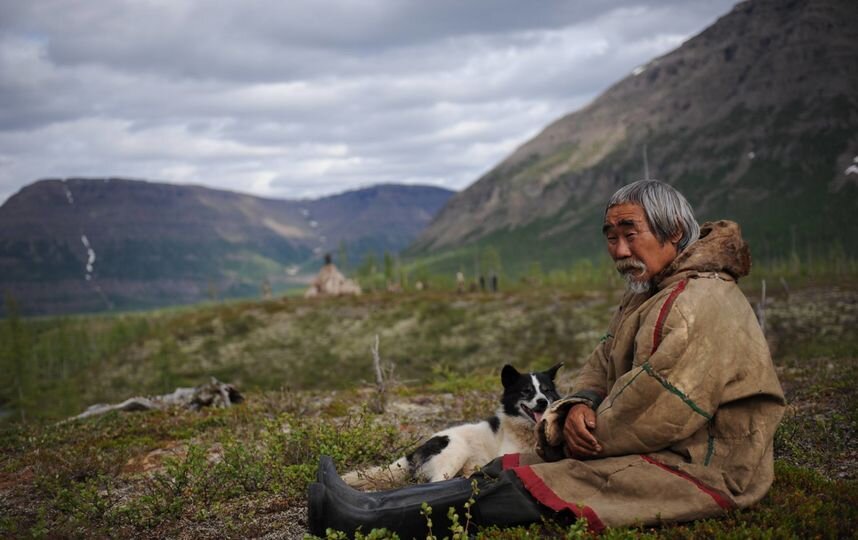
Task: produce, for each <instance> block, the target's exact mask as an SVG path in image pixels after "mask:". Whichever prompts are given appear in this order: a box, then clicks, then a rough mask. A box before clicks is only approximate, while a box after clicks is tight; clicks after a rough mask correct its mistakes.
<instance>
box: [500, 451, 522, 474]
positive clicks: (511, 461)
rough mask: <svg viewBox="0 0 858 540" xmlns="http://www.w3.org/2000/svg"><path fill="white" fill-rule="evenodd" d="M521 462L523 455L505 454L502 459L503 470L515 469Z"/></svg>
mask: <svg viewBox="0 0 858 540" xmlns="http://www.w3.org/2000/svg"><path fill="white" fill-rule="evenodd" d="M520 462H521V454H504V455H503V457H502V458H501V470H504V471H505V470H507V469H515V468H516V467H518V465H519V463H520Z"/></svg>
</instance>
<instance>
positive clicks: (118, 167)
mask: <svg viewBox="0 0 858 540" xmlns="http://www.w3.org/2000/svg"><path fill="white" fill-rule="evenodd" d="M729 7H730V3H729V2H724V1H719V2H708V1H705V2H704V1H703V0H699V1H693V2H680V1H678V0H675V1H665V2H654V1H652V2H649V1H644V0H641V1H628V2H601V1H596V0H590V1H582V2H563V1H549V0H546V2H539V3H532V2H518V1H513V0H503V1H500V0H499V1H497V2H488V0H474V1H472V2H464V3H463V2H458V1H455V0H436V1H433V2H422V1H416V0H414V1H393V0H359V1H346V0H324V1H321V0H314V1H306V2H302V1H297V0H296V1H294V2H275V1H269V0H247V1H244V2H232V1H227V0H206V1H202V0H193V1H192V0H184V1H180V0H170V1H153V0H149V1H146V2H143V1H135V0H122V1H119V0H111V1H107V0H100V1H99V0H77V1H72V0H62V1H60V0H41V1H39V2H17V1H14V0H0V102H2V103H3V107H0V201H4V200H5V199H6V198H7V197H8V196H10V195H11V194H12V193H14V192H15V191H16V190H17V189H19V188H20V187H21V186H23V185H25V184H27V183H30V182H32V181H34V180H36V179H38V178H43V177H57V176H58V177H67V176H85V175H89V176H126V177H133V178H148V179H152V180H163V181H169V182H176V183H197V184H205V185H209V186H213V187H219V188H225V189H232V190H235V191H244V192H250V193H254V194H258V195H263V196H272V197H290V198H291V197H303V196H316V195H321V194H328V193H334V192H338V191H342V190H344V189H350V188H354V187H357V186H365V185H370V184H374V183H380V182H406V183H419V182H426V183H432V184H437V185H444V186H447V187H452V188H456V189H459V188H463V187H465V186H467V185H468V184H470V183H471V182H473V181H474V180H476V178H477V177H478V176H479V175H480V174H482V173H483V172H485V171H487V170H488V169H490V168H491V167H492V166H493V165H495V164H496V163H497V162H498V161H500V160H501V159H502V158H503V157H505V155H507V154H509V153H510V152H512V151H513V150H514V149H515V147H516V146H518V145H519V144H521V143H523V142H524V141H525V140H527V139H528V138H529V137H531V136H533V135H534V134H536V133H537V132H538V131H539V130H540V129H542V128H543V127H544V126H545V125H546V124H548V123H549V122H551V121H553V120H555V119H556V118H558V117H559V116H561V115H563V114H565V113H567V112H570V111H571V110H574V109H576V108H578V107H580V106H582V105H584V104H586V103H587V102H588V101H589V100H591V99H592V98H593V97H594V96H595V95H596V94H597V93H598V92H600V91H601V90H604V89H605V88H606V87H607V86H608V85H610V84H611V83H613V82H615V81H616V80H618V79H620V78H622V77H624V76H626V75H628V74H629V73H630V72H631V71H632V69H634V68H635V67H636V66H639V65H642V64H645V63H646V62H647V61H649V60H650V59H652V58H653V57H654V56H657V55H660V54H663V53H665V52H667V51H668V50H670V49H672V48H673V47H675V46H677V45H678V44H680V43H681V42H682V40H684V39H686V38H687V37H689V36H690V35H692V34H694V33H696V32H698V31H700V30H701V29H703V28H704V27H705V26H707V25H708V24H710V23H711V22H713V21H714V19H715V17H716V16H717V15H719V14H721V13H723V12H725V11H727V10H728V9H729Z"/></svg>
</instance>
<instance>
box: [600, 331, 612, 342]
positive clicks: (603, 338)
mask: <svg viewBox="0 0 858 540" xmlns="http://www.w3.org/2000/svg"><path fill="white" fill-rule="evenodd" d="M612 337H614V334H612V333H610V332H608V333H607V334H605V335H604V336H602V337H600V338H599V343H604V342H606V341H608V340H609V339H611V338H612Z"/></svg>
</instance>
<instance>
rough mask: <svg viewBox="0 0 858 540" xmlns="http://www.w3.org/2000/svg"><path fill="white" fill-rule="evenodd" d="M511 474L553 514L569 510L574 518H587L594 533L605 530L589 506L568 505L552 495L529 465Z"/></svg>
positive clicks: (554, 494)
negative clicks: (553, 512)
mask: <svg viewBox="0 0 858 540" xmlns="http://www.w3.org/2000/svg"><path fill="white" fill-rule="evenodd" d="M513 472H514V473H515V474H516V475H517V476H518V478H519V480H521V483H522V484H523V485H524V488H525V489H527V491H529V492H530V494H531V495H533V496H534V497H535V498H536V500H537V501H539V502H540V503H542V504H543V505H545V506H547V507H548V508H551V509H552V510H554V511H555V512H560V511H563V510H569V511H570V512H572V514H574V515H575V517H578V518H581V517H584V518H587V526H588V528H589V529H590V530H591V531H592V532H594V533H600V532H602V531H603V530H605V524H604V523H602V520H601V519H599V516H598V515H596V512H595V511H594V510H593V509H592V508H590V507H589V506H580V505H577V504H574V503H569V502H566V501H564V500H563V499H561V498H560V497H559V496H558V495H557V494H556V493H554V490H552V489H551V488H550V487H548V486H547V485H546V484H545V482H543V481H542V478H540V477H539V476H537V474H536V473H535V472H533V469H532V468H531V467H530V466H529V465H526V466H524V467H517V468H515V469H513Z"/></svg>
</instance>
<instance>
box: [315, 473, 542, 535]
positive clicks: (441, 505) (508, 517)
mask: <svg viewBox="0 0 858 540" xmlns="http://www.w3.org/2000/svg"><path fill="white" fill-rule="evenodd" d="M320 469H324V470H320V472H319V475H318V476H317V478H318V479H319V480H322V482H317V483H314V484H312V485H311V486H310V491H309V495H308V518H309V519H308V521H309V528H310V532H311V533H312V534H315V535H317V536H324V535H325V530H326V529H328V528H331V529H335V530H340V531H343V532H345V533H347V534H348V535H350V536H351V535H353V534H354V531H355V530H356V529H358V528H359V527H360V529H361V530H362V531H363V532H364V533H368V532H369V531H371V530H372V529H376V528H385V529H388V530H389V531H392V532H395V533H397V534H398V535H399V536H400V538H403V539H408V538H425V537H426V535H427V533H428V527H427V521H426V516H423V515H421V510H422V506H423V503H424V502H425V503H426V504H428V505H429V506H430V507H432V515H431V519H432V532H433V533H434V534H435V535H436V536H439V537H443V536H449V534H450V530H449V527H450V520H449V519H448V518H447V512H448V509H449V508H450V507H454V508H455V509H456V512H457V513H458V514H459V523H460V524H461V525H464V524H465V521H466V517H465V509H464V505H465V503H466V502H467V501H468V500H469V499H471V498H472V497H473V498H474V500H475V503H474V504H473V506H472V507H471V509H470V510H471V515H472V517H471V520H470V525H472V526H474V525H498V526H515V525H525V524H529V523H534V522H538V521H540V520H541V517H542V515H543V512H546V513H550V510H548V509H546V508H545V507H542V506H540V505H539V504H538V503H537V502H536V501H535V500H534V499H533V497H531V495H530V494H529V493H528V492H527V490H525V489H524V487H523V486H522V485H521V483H520V482H519V480H518V477H517V476H515V474H513V473H511V472H510V471H504V472H503V473H501V474H500V476H499V477H498V478H490V477H486V476H481V477H478V478H477V490H478V493H477V494H476V495H474V493H473V489H472V485H471V480H470V479H467V478H454V479H451V480H445V481H443V482H432V483H428V484H417V485H413V486H406V487H404V488H400V489H394V490H388V491H383V492H375V493H362V492H359V491H357V490H355V489H353V488H351V487H350V486H348V485H346V484H345V482H343V481H342V479H340V478H339V475H337V474H336V470H335V469H333V467H332V463H326V464H324V465H322V464H320Z"/></svg>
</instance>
